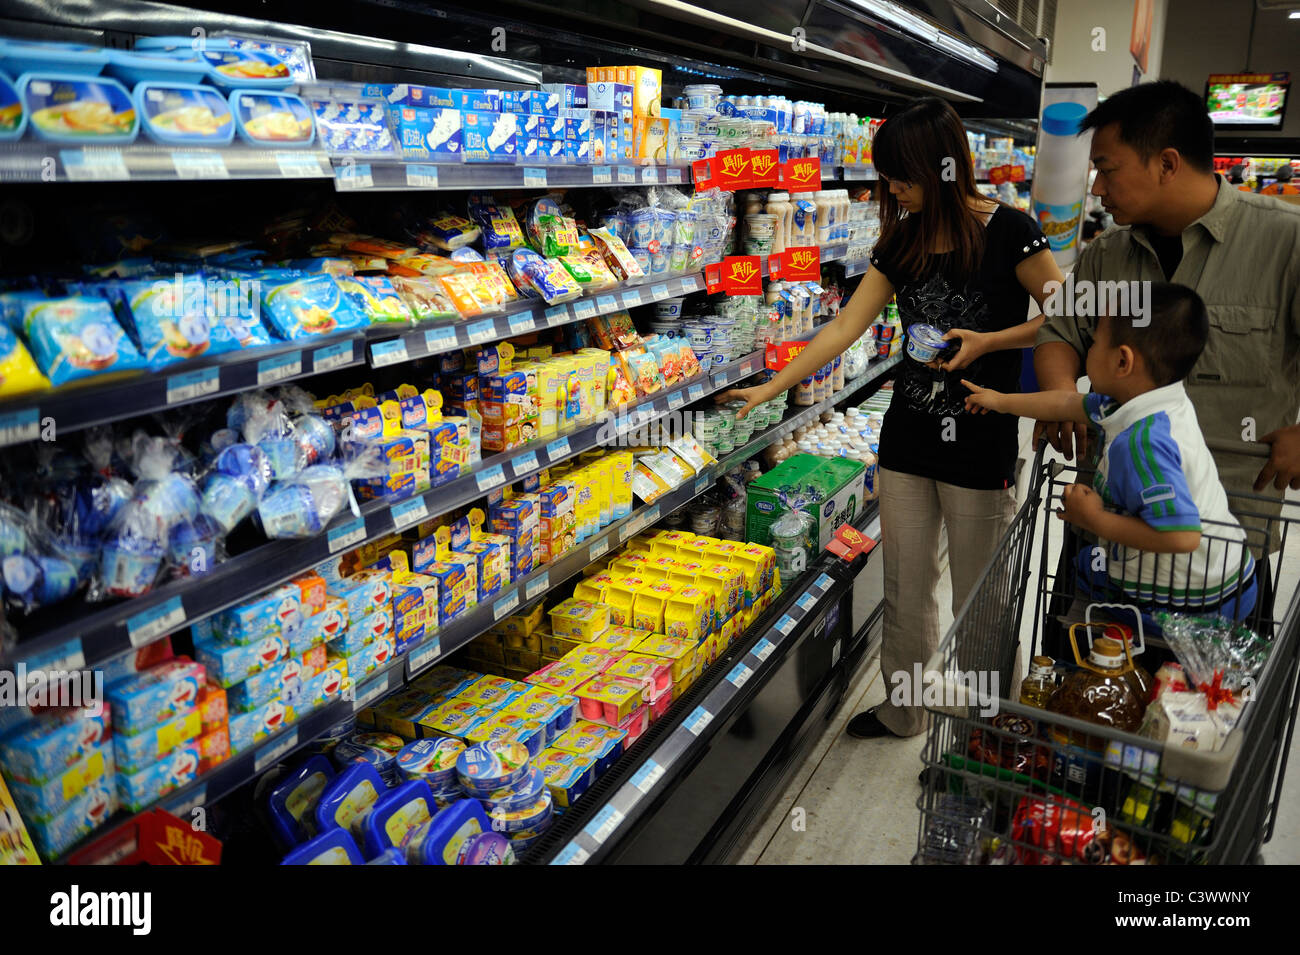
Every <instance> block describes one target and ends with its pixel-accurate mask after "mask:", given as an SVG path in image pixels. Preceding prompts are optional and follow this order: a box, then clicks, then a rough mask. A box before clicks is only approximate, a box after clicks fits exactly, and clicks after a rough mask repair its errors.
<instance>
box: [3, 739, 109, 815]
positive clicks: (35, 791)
mask: <svg viewBox="0 0 1300 955" xmlns="http://www.w3.org/2000/svg"><path fill="white" fill-rule="evenodd" d="M113 772H114V763H113V747H112V745H111V744H110V743H102V744H100V745H98V746H90V747H87V749H86V754H85V756H83V757H82V758H81V759H79V760H78V761H77V762H75V763H73V764H72V765H71V766H69V767H68V768H67V769H65V770H64V771H63V772H62V773H59V774H58V775H54V776H51V777H49V778H48V779H46V780H44V781H43V782H41V783H20V782H18V781H17V780H11V781H10V790H11V792H12V794H13V797H14V802H16V803H17V804H18V808H19V809H20V810H22V814H23V818H24V819H27V820H28V821H31V820H35V819H50V818H53V817H54V816H56V815H58V814H59V813H60V812H62V811H63V807H64V804H65V803H66V802H67V801H68V800H69V799H71V798H72V797H74V796H76V795H77V794H78V793H80V792H82V791H83V790H85V789H87V788H88V787H90V786H92V785H94V784H95V783H96V782H97V781H99V780H101V779H106V778H107V779H111V778H112V776H113Z"/></svg>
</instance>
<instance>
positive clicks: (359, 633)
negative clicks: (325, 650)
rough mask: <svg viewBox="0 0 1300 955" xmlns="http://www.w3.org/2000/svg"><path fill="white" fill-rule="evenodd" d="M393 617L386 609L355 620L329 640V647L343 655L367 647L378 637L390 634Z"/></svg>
mask: <svg viewBox="0 0 1300 955" xmlns="http://www.w3.org/2000/svg"><path fill="white" fill-rule="evenodd" d="M392 634H393V617H392V614H391V612H390V611H389V610H388V609H387V608H384V609H381V610H378V611H376V612H375V613H372V614H368V615H367V616H365V617H362V618H361V619H360V620H358V621H356V622H355V623H354V624H352V626H350V627H348V629H347V630H345V631H344V632H343V635H342V636H340V637H338V638H336V639H334V640H331V641H330V642H329V644H328V646H329V648H330V649H331V650H332V651H333V652H335V653H338V654H341V655H343V656H351V655H352V654H354V653H357V652H358V651H359V650H361V649H362V648H363V647H368V646H370V645H371V644H373V643H374V642H375V641H376V640H378V639H379V638H380V637H384V636H392Z"/></svg>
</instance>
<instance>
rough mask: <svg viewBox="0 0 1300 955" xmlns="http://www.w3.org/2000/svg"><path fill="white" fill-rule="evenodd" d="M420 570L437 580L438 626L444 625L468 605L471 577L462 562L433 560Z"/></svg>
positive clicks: (462, 611)
mask: <svg viewBox="0 0 1300 955" xmlns="http://www.w3.org/2000/svg"><path fill="white" fill-rule="evenodd" d="M422 572H423V573H424V574H425V575H427V576H429V577H433V578H434V579H436V580H437V581H438V626H439V627H445V626H447V625H448V624H450V623H451V622H452V621H453V620H455V619H456V618H457V617H459V616H460V615H461V614H463V613H465V611H466V609H467V608H468V607H469V606H470V604H469V600H468V598H469V593H468V591H469V587H470V580H471V579H472V578H471V577H470V576H469V574H468V573H467V571H466V568H465V565H464V564H463V563H450V562H443V561H435V562H434V563H432V564H428V565H426V566H425V567H424V568H423V569H422ZM475 600H476V601H477V594H475Z"/></svg>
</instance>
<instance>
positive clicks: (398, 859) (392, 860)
mask: <svg viewBox="0 0 1300 955" xmlns="http://www.w3.org/2000/svg"><path fill="white" fill-rule="evenodd" d="M407 864H408V863H407V861H406V853H405V852H403V851H402V850H401V849H398V848H397V847H396V846H390V847H389V848H387V849H385V850H384V851H383V852H381V853H379V855H377V856H375V857H374V858H373V859H371V860H370V861H369V862H367V863H366V865H407Z"/></svg>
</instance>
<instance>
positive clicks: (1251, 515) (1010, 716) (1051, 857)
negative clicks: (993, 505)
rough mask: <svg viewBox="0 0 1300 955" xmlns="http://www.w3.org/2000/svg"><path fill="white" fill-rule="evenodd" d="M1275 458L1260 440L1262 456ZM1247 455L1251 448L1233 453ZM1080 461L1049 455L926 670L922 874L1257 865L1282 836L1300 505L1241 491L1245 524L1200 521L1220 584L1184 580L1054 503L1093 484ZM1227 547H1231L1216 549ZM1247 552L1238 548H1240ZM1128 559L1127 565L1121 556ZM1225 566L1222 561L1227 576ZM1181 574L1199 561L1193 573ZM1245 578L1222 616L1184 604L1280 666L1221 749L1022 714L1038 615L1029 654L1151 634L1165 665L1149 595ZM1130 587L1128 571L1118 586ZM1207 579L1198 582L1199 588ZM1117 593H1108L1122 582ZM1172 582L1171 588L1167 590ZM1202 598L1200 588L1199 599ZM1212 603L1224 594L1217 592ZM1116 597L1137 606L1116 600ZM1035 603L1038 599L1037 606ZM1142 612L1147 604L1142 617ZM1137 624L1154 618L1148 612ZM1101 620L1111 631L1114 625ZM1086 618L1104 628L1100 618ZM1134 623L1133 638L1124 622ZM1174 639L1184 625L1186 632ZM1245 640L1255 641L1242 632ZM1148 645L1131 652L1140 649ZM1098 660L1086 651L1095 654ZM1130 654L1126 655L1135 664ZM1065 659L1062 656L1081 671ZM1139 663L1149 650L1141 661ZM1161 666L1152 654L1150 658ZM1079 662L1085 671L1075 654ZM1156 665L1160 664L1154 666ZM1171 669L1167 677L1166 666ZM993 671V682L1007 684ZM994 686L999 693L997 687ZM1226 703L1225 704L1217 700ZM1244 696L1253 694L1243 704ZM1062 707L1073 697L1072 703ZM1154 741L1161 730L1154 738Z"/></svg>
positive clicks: (1298, 627)
mask: <svg viewBox="0 0 1300 955" xmlns="http://www.w3.org/2000/svg"><path fill="white" fill-rule="evenodd" d="M1261 449H1262V450H1263V452H1264V453H1266V450H1267V449H1265V448H1264V446H1262V445H1257V446H1255V450H1254V452H1253V453H1260V451H1261ZM1234 450H1237V451H1239V450H1240V449H1239V448H1238V449H1234ZM1078 476H1079V475H1078V472H1077V471H1076V469H1075V468H1073V467H1069V466H1066V465H1062V464H1060V463H1059V462H1053V463H1045V462H1044V461H1043V453H1042V450H1041V449H1040V451H1039V453H1038V456H1037V458H1036V460H1035V462H1034V468H1033V472H1032V473H1031V475H1030V481H1031V486H1030V489H1029V494H1028V496H1027V499H1026V501H1025V503H1024V504H1023V505H1022V506H1021V507H1020V509H1019V511H1018V512H1017V514H1016V517H1015V519H1014V521H1013V523H1012V525H1011V527H1010V529H1009V530H1008V531H1007V533H1006V535H1005V536H1004V537H1003V539H1002V541H1001V542H1000V544H999V546H998V549H997V551H996V553H995V554H994V556H993V558H992V560H991V561H990V562H989V565H988V567H987V568H986V569H985V571H984V575H983V577H982V579H981V580H980V582H979V584H978V585H977V586H976V588H975V589H974V591H973V592H972V593H971V595H970V597H969V598H968V600H967V601H966V604H965V606H964V607H963V608H962V609H961V611H960V613H959V614H958V615H957V619H956V620H955V622H954V623H953V626H952V628H951V629H950V630H949V631H948V633H947V635H946V636H945V638H944V639H943V641H942V643H941V645H940V647H939V649H938V650H937V651H936V653H935V654H934V656H933V657H931V659H930V660H929V661H928V663H927V664H926V667H925V681H926V683H927V684H929V686H928V688H927V690H926V692H925V693H924V695H923V700H924V704H925V706H926V709H927V711H928V712H929V714H930V720H929V724H930V725H929V730H928V736H927V739H926V741H925V747H924V749H923V752H922V760H923V761H924V763H925V764H926V767H927V771H926V772H925V774H924V775H923V780H924V782H923V792H922V795H921V797H920V799H919V800H918V801H917V806H918V808H919V809H920V825H919V832H918V849H917V854H916V856H915V857H914V859H913V861H914V862H915V863H918V864H980V863H989V864H1003V863H1011V864H1017V863H1019V864H1062V863H1082V864H1088V863H1105V864H1137V863H1146V864H1154V863H1161V864H1189V863H1209V864H1231V863H1248V862H1253V861H1257V860H1258V858H1259V851H1260V847H1261V846H1262V844H1263V843H1265V842H1267V841H1268V839H1269V838H1270V837H1271V836H1272V830H1273V824H1274V821H1275V814H1276V810H1277V805H1278V798H1279V796H1280V794H1281V789H1282V780H1283V776H1284V774H1285V770H1286V754H1287V752H1288V750H1289V747H1290V743H1291V734H1292V731H1293V729H1294V724H1295V716H1296V709H1297V703H1300V698H1298V697H1297V680H1296V675H1297V667H1298V666H1300V591H1298V590H1297V588H1296V586H1295V581H1294V579H1288V578H1287V576H1286V574H1284V572H1283V557H1284V556H1286V555H1287V554H1288V538H1289V536H1290V535H1289V531H1291V529H1292V525H1294V524H1296V523H1298V522H1300V502H1279V501H1277V500H1276V499H1271V498H1264V497H1256V496H1253V495H1229V498H1230V504H1231V507H1232V510H1233V512H1234V514H1236V515H1238V517H1239V518H1240V524H1241V526H1242V527H1244V528H1245V543H1246V544H1247V545H1248V547H1243V546H1240V541H1241V536H1242V530H1241V527H1238V526H1237V525H1229V524H1222V525H1219V526H1209V525H1208V524H1207V523H1206V522H1204V521H1203V522H1202V534H1203V538H1204V539H1206V540H1207V541H1208V544H1209V550H1210V556H1211V558H1212V559H1211V560H1210V561H1209V562H1208V563H1207V564H1206V565H1205V566H1204V568H1203V569H1202V571H1201V573H1202V575H1203V576H1204V577H1206V578H1208V577H1210V576H1211V575H1213V576H1214V578H1215V579H1214V581H1210V580H1208V579H1206V580H1189V579H1187V574H1186V573H1184V575H1183V577H1182V578H1179V577H1178V576H1177V573H1178V567H1179V565H1178V563H1177V561H1179V560H1182V561H1187V560H1188V558H1186V557H1182V556H1174V555H1155V554H1137V553H1135V552H1132V551H1124V550H1123V549H1122V548H1116V547H1115V546H1114V545H1111V548H1110V550H1109V552H1107V551H1106V549H1105V548H1102V547H1100V546H1099V545H1096V542H1092V544H1093V545H1095V549H1094V547H1093V546H1090V545H1089V543H1088V542H1087V541H1081V540H1079V539H1077V538H1075V537H1074V535H1072V534H1066V533H1063V531H1064V529H1065V528H1066V525H1065V523H1064V522H1063V521H1061V520H1059V519H1058V518H1057V517H1056V516H1055V515H1054V514H1053V511H1055V510H1058V509H1059V505H1060V500H1061V493H1062V491H1063V490H1064V489H1065V487H1067V486H1068V485H1069V484H1072V483H1074V482H1075V480H1076V478H1078ZM1063 537H1064V538H1066V542H1065V546H1066V548H1067V551H1068V549H1069V548H1071V547H1076V546H1079V547H1080V549H1081V550H1087V551H1088V553H1089V554H1090V555H1092V554H1098V553H1102V554H1105V556H1106V557H1108V558H1109V559H1110V563H1109V564H1108V565H1104V566H1109V567H1113V568H1115V571H1114V574H1113V575H1112V574H1111V573H1109V572H1108V573H1107V574H1105V575H1104V579H1103V580H1102V581H1101V582H1100V584H1099V582H1098V581H1097V580H1096V579H1095V578H1089V577H1088V576H1087V575H1086V573H1085V572H1084V569H1083V568H1084V563H1085V562H1080V561H1076V560H1075V558H1074V555H1073V554H1071V553H1068V552H1067V553H1066V555H1065V556H1064V557H1062V558H1061V560H1060V561H1059V563H1058V560H1057V557H1058V554H1059V553H1061V546H1062V538H1063ZM1218 544H1221V545H1222V546H1221V547H1218V549H1217V550H1216V546H1217V545H1218ZM1233 545H1236V546H1233ZM1036 547H1037V550H1038V560H1037V562H1036V563H1037V573H1038V582H1037V586H1036V587H1034V588H1033V589H1032V591H1030V592H1029V593H1026V591H1027V590H1029V581H1030V579H1031V573H1030V571H1031V561H1032V557H1033V555H1034V551H1035V548H1036ZM1247 553H1250V554H1251V555H1252V556H1253V563H1254V583H1255V584H1256V585H1257V586H1256V588H1255V590H1256V599H1255V603H1254V606H1253V608H1251V609H1250V610H1249V612H1245V613H1243V612H1242V611H1243V610H1244V607H1245V605H1247V604H1248V603H1249V600H1248V599H1247V597H1248V593H1247V584H1246V582H1245V580H1248V579H1249V576H1250V575H1249V570H1250V567H1249V564H1250V563H1251V562H1252V560H1251V558H1248V557H1246V556H1245V555H1246V554H1247ZM1291 553H1294V551H1293V550H1292V551H1291ZM1117 560H1118V561H1119V562H1120V563H1119V564H1118V566H1117V565H1116V563H1115V562H1116V561H1117ZM1215 561H1219V564H1218V565H1217V566H1216V565H1215ZM1181 566H1182V568H1183V569H1184V571H1185V570H1186V569H1187V568H1188V567H1190V566H1192V565H1189V564H1187V563H1184V564H1182V565H1181ZM1234 573H1245V575H1246V577H1245V578H1244V579H1238V580H1237V581H1236V584H1235V587H1236V589H1235V590H1234V591H1233V592H1234V593H1236V594H1237V595H1238V596H1239V597H1241V598H1242V606H1241V607H1238V606H1236V605H1234V604H1233V602H1232V599H1231V598H1230V599H1228V600H1227V601H1223V602H1222V603H1221V605H1218V606H1217V610H1216V609H1214V608H1215V606H1216V605H1214V604H1211V605H1210V606H1211V608H1212V609H1210V610H1206V609H1205V608H1204V607H1203V606H1202V607H1196V606H1188V605H1186V600H1184V601H1183V604H1184V605H1183V606H1181V607H1175V608H1174V609H1175V610H1181V611H1182V613H1183V615H1184V616H1185V617H1186V616H1197V615H1199V616H1203V617H1204V616H1213V615H1214V614H1215V613H1217V612H1220V611H1222V612H1224V613H1232V614H1233V615H1234V616H1236V617H1238V618H1239V619H1240V623H1241V624H1244V625H1246V626H1248V627H1249V628H1250V629H1251V630H1252V631H1253V632H1254V634H1255V635H1256V636H1257V637H1258V638H1259V640H1258V641H1257V642H1256V643H1254V644H1252V645H1254V646H1256V647H1257V648H1258V647H1260V645H1261V644H1264V643H1266V644H1267V645H1266V646H1263V647H1262V648H1260V657H1261V658H1263V659H1265V660H1266V662H1264V663H1263V664H1262V667H1261V668H1260V669H1258V670H1256V671H1255V676H1254V677H1252V678H1251V679H1248V680H1247V681H1246V683H1245V686H1244V687H1243V688H1242V692H1241V693H1240V694H1239V696H1238V700H1241V702H1240V706H1239V708H1236V709H1233V710H1228V709H1225V711H1224V714H1222V716H1223V718H1224V719H1226V718H1227V715H1228V714H1229V713H1231V715H1232V716H1234V717H1235V725H1229V724H1227V723H1224V722H1223V719H1220V721H1219V723H1217V724H1216V725H1218V726H1219V727H1220V728H1221V730H1222V732H1223V733H1226V737H1224V736H1221V737H1220V739H1221V746H1220V748H1218V749H1210V748H1209V746H1206V745H1202V746H1201V747H1200V748H1197V749H1190V748H1188V747H1187V746H1186V745H1182V744H1181V743H1180V742H1174V741H1170V742H1166V741H1161V740H1157V739H1155V738H1152V736H1150V735H1139V732H1138V730H1137V729H1134V730H1130V729H1123V730H1121V729H1118V728H1115V726H1114V725H1098V724H1097V723H1095V722H1091V721H1085V720H1082V719H1077V718H1075V717H1073V716H1066V715H1063V714H1062V713H1059V712H1053V711H1052V709H1050V708H1049V709H1042V708H1039V707H1036V706H1029V705H1022V704H1021V703H1020V702H1019V701H1018V699H1019V696H1018V691H1019V671H1020V667H1019V665H1018V664H1019V654H1020V652H1021V646H1020V644H1021V632H1022V628H1021V622H1022V616H1023V614H1024V612H1025V611H1026V609H1028V610H1029V612H1030V613H1032V615H1033V620H1032V630H1031V636H1030V638H1029V639H1030V641H1031V643H1030V646H1031V652H1032V653H1039V652H1041V651H1040V647H1041V645H1042V640H1043V638H1044V634H1045V633H1049V634H1050V632H1051V631H1052V630H1053V629H1057V630H1058V631H1059V632H1065V631H1067V630H1068V631H1069V632H1071V633H1073V635H1074V636H1075V637H1076V638H1079V642H1080V643H1081V644H1082V643H1084V642H1085V641H1086V640H1087V639H1088V638H1090V637H1095V636H1099V635H1100V634H1101V632H1102V631H1103V629H1104V630H1106V631H1107V633H1108V635H1112V636H1119V637H1120V638H1121V640H1125V639H1127V636H1128V634H1130V633H1132V632H1133V631H1134V630H1135V629H1136V630H1137V631H1138V632H1142V631H1143V630H1145V629H1146V628H1149V627H1152V626H1154V627H1156V628H1157V630H1156V632H1154V633H1153V632H1151V631H1149V630H1148V631H1147V633H1146V639H1145V643H1146V648H1147V649H1148V653H1149V654H1150V655H1151V656H1158V655H1160V654H1161V653H1162V652H1163V653H1164V654H1165V658H1167V659H1173V655H1172V654H1169V653H1168V649H1167V648H1168V644H1169V641H1166V640H1163V639H1161V634H1163V631H1159V629H1158V628H1159V622H1158V621H1159V620H1160V619H1163V620H1165V621H1166V623H1168V621H1169V618H1168V617H1163V618H1161V616H1160V614H1158V613H1155V612H1153V611H1151V610H1150V608H1149V605H1148V604H1147V603H1146V602H1144V601H1143V600H1142V599H1140V598H1153V599H1161V600H1165V601H1169V602H1174V603H1177V602H1178V601H1179V599H1180V598H1187V595H1188V594H1191V595H1196V594H1198V593H1204V594H1212V595H1213V594H1215V588H1214V587H1213V586H1210V585H1211V584H1214V583H1217V582H1220V581H1229V580H1231V579H1232V575H1233V574H1234ZM1115 577H1118V578H1119V579H1115ZM1198 585H1199V586H1198ZM1108 587H1109V589H1107V588H1108ZM1162 587H1169V588H1171V590H1164V589H1161V588H1162ZM1188 599H1191V600H1192V602H1193V603H1194V602H1195V600H1196V598H1195V596H1193V597H1191V598H1188ZM1201 599H1203V600H1208V599H1210V598H1208V597H1203V598H1201ZM1104 603H1110V604H1114V603H1120V604H1128V605H1137V606H1136V607H1134V606H1125V607H1114V606H1111V607H1104V606H1101V604H1104ZM1027 605H1028V607H1027ZM1142 611H1145V612H1142ZM1135 617H1137V618H1139V619H1136V620H1135ZM1103 620H1109V621H1112V623H1110V624H1107V623H1103V622H1098V621H1103ZM1085 621H1091V622H1090V623H1088V624H1087V625H1085ZM1120 622H1125V623H1126V625H1127V628H1128V629H1126V630H1125V629H1122V628H1119V629H1112V628H1114V624H1115V623H1120ZM1171 633H1172V634H1175V635H1176V634H1177V633H1178V631H1177V629H1173V630H1171ZM1236 633H1238V634H1240V633H1241V631H1240V630H1237V631H1236ZM1138 645H1139V644H1138V643H1137V642H1134V643H1131V644H1130V646H1131V648H1132V649H1137V646H1138ZM1079 650H1080V651H1082V653H1083V654H1084V656H1085V657H1086V654H1087V652H1088V651H1087V649H1086V647H1085V646H1082V645H1081V646H1080V647H1079ZM1130 652H1131V651H1130V650H1126V651H1125V653H1126V655H1128V654H1129V653H1130ZM1066 662H1067V661H1058V663H1066ZM1138 662H1142V658H1141V657H1139V658H1138ZM1153 662H1155V661H1153ZM1068 664H1069V665H1074V664H1075V661H1074V660H1070V661H1068ZM1151 669H1152V670H1155V666H1152V668H1151ZM1166 672H1168V671H1166ZM994 678H996V681H997V682H996V683H994V682H993V679H994ZM994 688H996V692H990V691H992V690H993V689H994ZM1211 695H1212V696H1215V697H1217V698H1222V694H1217V693H1215V692H1214V691H1213V690H1212V692H1211ZM1243 697H1244V700H1242V698H1243ZM1053 705H1059V700H1058V703H1057V704H1053ZM1139 729H1140V730H1141V731H1142V732H1143V733H1144V734H1149V733H1152V732H1153V731H1152V730H1151V729H1150V727H1149V726H1145V725H1144V726H1142V727H1140V728H1139Z"/></svg>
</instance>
